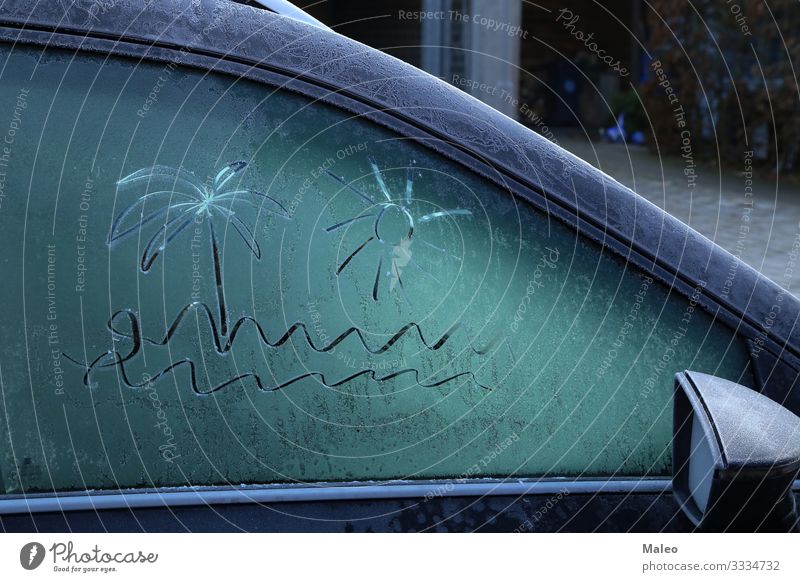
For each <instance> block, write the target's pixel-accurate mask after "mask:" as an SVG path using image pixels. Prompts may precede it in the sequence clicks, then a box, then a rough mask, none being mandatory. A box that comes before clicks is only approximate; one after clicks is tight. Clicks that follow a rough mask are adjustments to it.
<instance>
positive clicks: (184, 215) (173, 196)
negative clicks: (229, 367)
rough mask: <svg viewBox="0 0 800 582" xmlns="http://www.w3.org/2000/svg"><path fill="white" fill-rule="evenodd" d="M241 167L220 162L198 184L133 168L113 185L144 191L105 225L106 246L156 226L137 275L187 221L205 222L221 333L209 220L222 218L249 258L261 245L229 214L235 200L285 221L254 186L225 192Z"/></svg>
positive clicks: (181, 175)
mask: <svg viewBox="0 0 800 582" xmlns="http://www.w3.org/2000/svg"><path fill="white" fill-rule="evenodd" d="M246 167H247V162H244V161H236V162H231V163H229V164H228V165H226V166H225V167H224V168H222V170H220V171H219V172H218V173H217V175H216V176H215V177H214V179H213V181H212V182H211V184H210V186H207V185H206V184H204V183H203V182H202V181H201V180H200V179H199V178H197V177H196V176H195V175H194V174H192V173H191V172H188V171H186V170H183V169H181V168H171V167H168V166H152V167H149V168H143V169H141V170H137V171H136V172H133V173H132V174H129V175H128V176H125V177H124V178H122V179H121V180H119V181H118V182H117V189H118V190H121V189H122V190H124V189H128V188H132V187H135V186H139V185H142V184H144V185H145V187H146V188H147V190H148V191H147V192H146V193H145V194H143V195H142V196H140V197H139V198H137V199H136V201H135V202H134V203H133V204H131V205H130V206H128V207H127V208H125V209H124V210H123V211H122V212H120V213H119V214H118V215H117V217H116V218H115V219H114V221H113V223H112V224H111V230H110V231H109V233H108V240H107V244H108V246H109V247H113V246H114V245H116V244H117V243H119V242H120V241H122V240H124V239H126V238H128V237H130V236H132V235H134V234H138V233H140V232H141V231H142V229H143V228H145V227H146V226H149V225H159V228H158V229H157V230H156V233H155V234H154V235H153V237H152V238H151V239H150V240H149V242H148V243H147V244H146V245H145V247H144V251H143V252H142V258H141V261H140V263H139V267H140V268H141V270H142V272H143V273H147V272H148V271H150V268H151V267H152V266H153V263H155V261H156V259H158V257H159V255H160V254H162V253H163V252H164V250H165V249H166V248H167V246H168V245H169V244H170V243H171V242H173V241H174V240H175V239H176V238H177V237H178V236H179V235H180V234H181V233H182V232H185V231H186V229H187V228H188V227H189V226H190V225H191V224H193V223H198V222H207V223H208V231H209V233H210V242H211V257H212V261H213V266H214V279H215V283H216V292H217V308H218V309H217V311H218V314H219V321H220V329H221V331H222V334H223V335H226V334H227V333H228V310H227V306H226V303H225V289H224V287H223V273H222V261H221V256H220V249H219V242H218V240H217V234H216V229H215V227H214V222H215V220H220V219H222V220H224V221H225V223H224V225H225V227H226V228H224V229H223V231H227V226H231V227H233V232H235V233H236V234H238V235H239V238H241V240H242V241H243V242H244V244H245V245H246V246H247V248H248V249H249V250H250V252H252V253H253V256H254V257H255V258H256V259H257V260H260V259H261V247H260V246H259V244H258V241H257V240H256V237H255V234H254V232H253V228H252V227H251V226H250V225H248V224H247V223H246V222H245V221H243V220H242V219H241V218H239V216H238V215H237V214H236V212H234V210H233V207H234V204H235V203H236V202H238V201H239V200H242V199H243V198H245V197H246V200H247V201H248V202H249V203H250V204H251V205H252V206H253V207H254V208H255V209H256V210H257V211H261V210H264V211H266V212H269V213H271V214H275V215H277V216H280V217H281V218H285V219H289V218H290V216H289V212H288V211H287V210H286V208H285V207H284V206H283V205H282V204H281V203H280V202H278V201H277V200H275V199H274V198H272V197H271V196H268V195H267V194H264V193H262V192H259V191H257V190H231V189H226V185H227V184H228V182H230V181H231V180H232V179H233V178H234V177H236V176H237V175H238V174H240V173H241V172H242V171H243V170H244V169H245V168H246ZM159 184H161V185H163V187H164V189H161V190H157V191H155V192H150V191H149V190H150V187H151V186H153V185H155V187H156V188H158V185H159ZM151 202H152V203H153V204H157V205H158V207H157V208H156V209H155V210H151V211H149V212H148V213H147V214H145V208H146V207H147V205H148V203H151Z"/></svg>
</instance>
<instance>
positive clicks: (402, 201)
mask: <svg viewBox="0 0 800 582" xmlns="http://www.w3.org/2000/svg"><path fill="white" fill-rule="evenodd" d="M368 161H369V166H370V169H371V172H372V176H373V177H374V179H375V181H376V182H377V185H378V189H379V190H380V193H381V195H382V196H383V198H384V199H382V200H375V199H374V198H373V197H372V196H370V195H369V194H367V193H365V192H363V191H362V190H360V189H358V188H356V187H355V186H354V185H353V184H352V183H350V182H347V181H346V180H345V179H344V178H343V177H340V176H337V175H336V174H334V173H332V172H330V171H327V174H328V176H330V177H331V178H333V179H334V180H336V181H337V182H338V183H339V184H341V185H342V186H343V187H344V188H347V189H348V190H349V191H350V192H352V193H354V194H355V195H357V196H358V197H359V198H360V199H361V200H362V201H363V202H364V203H366V204H367V208H366V209H365V210H364V212H362V213H360V214H358V215H357V216H354V217H352V218H348V219H347V220H344V221H342V222H339V223H337V224H333V225H331V226H329V227H327V228H325V231H326V232H334V231H337V230H339V229H342V228H345V227H350V226H351V225H353V224H354V223H356V222H360V221H363V220H367V219H371V220H372V229H371V234H370V236H368V237H367V238H366V240H364V241H363V242H362V243H360V244H359V245H357V246H356V248H355V249H354V250H353V251H352V252H351V253H350V254H349V255H348V256H347V258H345V259H344V261H342V262H341V263H340V264H339V266H338V267H337V268H336V275H337V276H338V275H339V274H340V273H341V272H342V271H344V270H345V269H346V268H347V266H348V265H350V264H351V262H352V261H353V260H354V259H355V258H356V256H358V255H359V253H361V252H362V251H364V250H365V249H367V248H369V247H370V246H379V249H380V252H379V254H378V258H377V264H376V268H375V280H374V283H373V286H372V299H373V301H377V300H378V292H379V289H380V282H381V279H383V278H386V279H389V280H390V283H389V289H390V290H393V289H395V287H398V288H399V289H400V291H401V292H402V294H403V297H405V299H406V301H409V299H408V295H407V294H406V290H405V286H404V285H403V279H402V273H403V270H404V269H405V267H407V266H408V265H413V266H414V267H416V268H417V269H418V270H419V271H421V272H423V273H425V274H426V275H428V276H429V277H431V278H433V279H434V280H436V277H435V276H434V275H433V274H432V273H431V270H430V269H427V268H425V267H424V266H423V265H421V264H420V262H419V261H417V260H416V259H414V258H413V257H412V253H411V244H412V242H413V241H417V240H418V241H419V242H421V243H422V244H424V245H425V246H426V247H428V248H431V249H433V250H435V251H437V252H439V253H441V254H443V255H444V256H447V257H450V258H452V259H455V260H460V259H458V257H455V256H454V255H451V254H450V253H448V252H447V251H446V250H445V249H442V248H440V247H438V246H436V245H433V244H431V243H430V242H428V241H425V240H424V239H422V238H420V237H419V236H417V237H416V238H415V237H414V233H415V230H414V229H415V226H416V225H419V224H424V223H426V222H431V221H435V220H440V219H443V218H454V217H458V216H469V215H471V214H472V212H471V211H469V210H467V209H464V208H452V209H443V210H438V211H436V212H429V213H427V214H423V215H421V216H416V217H415V213H414V209H415V206H416V203H417V202H418V200H417V199H415V198H414V172H415V166H414V162H413V161H411V162H410V163H409V164H408V166H407V167H406V176H405V189H404V190H403V192H402V193H401V195H399V196H394V197H393V196H392V194H391V192H390V191H389V187H388V186H387V184H386V181H385V179H384V176H383V172H382V171H381V169H380V168H379V167H378V164H377V162H376V161H375V158H374V157H373V156H369V157H368ZM373 243H375V244H374V245H373ZM437 282H438V281H437Z"/></svg>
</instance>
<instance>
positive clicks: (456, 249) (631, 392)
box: [0, 49, 750, 492]
mask: <svg viewBox="0 0 800 582" xmlns="http://www.w3.org/2000/svg"><path fill="white" fill-rule="evenodd" d="M2 58H3V60H4V68H3V69H2V70H3V73H2V82H1V83H0V112H5V115H6V117H5V121H4V120H3V119H2V118H0V122H2V126H0V130H2V127H5V126H6V125H7V123H6V121H8V120H10V119H11V117H12V115H14V111H15V107H16V105H15V104H17V103H18V102H19V100H20V96H22V100H23V101H24V103H25V105H24V107H21V106H20V107H19V110H20V114H19V115H18V116H17V117H18V119H17V120H16V122H15V123H16V127H17V128H18V129H16V131H15V133H14V135H13V139H12V143H10V144H8V148H10V149H9V152H10V153H8V154H4V155H3V157H0V164H2V165H0V172H2V182H0V184H2V188H3V189H2V197H0V201H1V204H0V241H1V242H2V248H3V249H4V254H3V260H2V263H0V269H2V273H3V285H2V286H0V309H2V321H3V325H2V326H0V333H2V342H3V343H2V346H3V347H2V350H0V387H1V388H2V400H0V478H2V482H3V487H4V489H5V490H6V491H7V492H21V491H26V492H27V491H42V490H52V489H54V488H55V489H65V490H68V489H85V488H116V487H147V486H162V485H188V484H193V485H198V484H226V483H233V484H240V483H263V482H292V481H350V480H366V479H395V478H406V479H415V478H437V477H451V478H467V477H472V478H477V477H508V476H513V477H526V476H551V477H553V476H575V477H587V476H598V475H616V476H628V475H636V476H643V475H665V474H668V473H669V470H670V456H669V455H670V452H669V439H670V435H671V393H672V376H673V374H674V372H675V371H677V370H683V369H687V368H689V369H693V370H698V371H702V372H707V373H711V374H715V375H718V376H722V377H725V378H728V379H731V380H734V381H740V382H744V383H749V381H750V379H749V372H748V371H747V357H746V352H745V349H744V347H743V345H742V342H741V341H740V340H739V339H738V338H737V337H736V336H735V335H734V334H733V333H732V332H731V331H730V330H729V329H727V328H726V327H724V326H722V325H720V324H719V323H714V321H713V318H712V317H711V316H709V315H708V314H706V313H705V312H703V311H701V310H700V309H699V308H697V306H696V302H695V301H692V300H690V299H686V298H684V297H679V296H677V295H676V294H675V293H670V291H669V290H668V289H667V288H666V287H664V286H661V285H660V284H659V283H658V282H656V281H653V280H652V279H650V278H648V277H647V276H645V275H644V274H642V273H640V272H638V271H637V270H636V269H634V268H632V267H629V266H626V264H625V263H624V262H623V261H622V260H620V259H618V258H616V257H614V256H611V255H609V254H608V253H606V252H604V250H603V249H602V248H601V247H599V246H597V245H595V244H594V243H590V242H588V241H586V240H583V239H580V238H577V237H576V235H575V233H574V232H573V231H571V230H569V229H567V228H565V227H563V226H562V225H560V224H559V223H557V222H554V221H552V220H549V219H548V217H547V216H546V215H543V214H541V213H539V212H537V211H534V210H533V209H532V208H530V207H528V206H527V205H526V204H524V203H522V202H521V201H519V200H516V199H515V198H514V197H512V196H511V195H510V194H509V192H507V191H504V190H503V189H501V188H498V187H496V186H494V185H493V184H492V183H490V182H488V181H486V180H484V179H483V178H481V177H479V176H477V175H475V174H473V173H471V172H470V171H468V170H466V169H464V168H463V167H461V166H459V165H456V164H454V163H452V162H450V161H448V160H446V159H444V158H442V157H440V156H438V155H435V154H434V153H432V152H431V151H430V150H428V149H426V148H424V147H422V146H420V145H418V144H415V143H413V142H412V141H410V140H406V139H399V138H398V136H396V135H393V134H392V133H390V132H388V131H386V130H385V129H382V128H380V127H378V126H376V125H372V124H370V123H368V122H367V121H365V120H362V119H359V118H357V117H352V116H351V115H347V114H344V113H342V112H339V111H337V110H335V109H332V108H329V107H327V106H324V105H322V104H320V103H311V102H310V101H306V100H304V99H303V98H301V97H299V96H296V95H293V94H289V93H285V92H281V91H272V90H267V89H266V88H265V87H262V86H259V85H257V84H253V83H250V82H246V81H241V80H239V81H237V80H235V79H232V78H228V77H225V76H216V75H204V74H202V73H199V72H191V71H183V70H181V69H177V68H174V67H173V68H172V69H170V74H169V75H167V76H166V77H164V78H166V79H167V81H166V82H164V81H163V80H161V79H162V77H163V76H164V67H163V66H161V65H158V64H140V63H133V62H127V61H123V60H116V61H115V60H109V61H104V60H103V59H95V58H94V57H88V56H74V55H65V54H61V53H59V52H55V51H52V52H48V53H47V55H45V56H44V57H43V58H40V55H39V54H34V53H33V52H28V51H26V50H16V49H15V50H14V51H13V53H9V52H8V51H6V52H3V53H2ZM104 62H105V64H104V66H102V67H101V66H100V65H101V64H103V63H104ZM154 86H158V87H159V91H158V98H157V99H156V100H152V99H151V98H149V97H148V96H149V94H150V93H151V89H152V87H154ZM2 131H4V130H2ZM699 292H700V290H699V289H698V293H699Z"/></svg>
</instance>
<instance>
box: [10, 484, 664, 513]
mask: <svg viewBox="0 0 800 582" xmlns="http://www.w3.org/2000/svg"><path fill="white" fill-rule="evenodd" d="M671 490H672V481H671V480H670V479H640V480H613V479H612V480H605V481H598V480H592V481H590V480H585V481H584V480H581V481H561V480H547V481H513V482H508V481H488V482H480V481H477V482H469V481H467V482H464V481H462V482H454V481H428V482H425V483H388V484H382V485H329V486H317V487H306V486H299V487H297V486H286V487H263V488H257V487H246V488H240V489H212V488H207V489H187V490H167V491H158V490H153V491H151V492H130V493H87V494H74V495H69V494H67V495H52V496H46V495H43V496H27V497H14V498H7V497H6V498H2V497H0V515H11V514H22V513H45V512H62V511H94V510H107V509H138V508H152V507H185V506H191V505H217V504H222V505H228V504H242V503H287V502H314V501H349V500H367V499H413V498H418V499H432V498H434V497H481V496H484V495H491V496H498V495H506V496H520V495H548V494H549V495H553V494H557V493H564V492H567V493H570V494H596V493H664V492H669V491H671Z"/></svg>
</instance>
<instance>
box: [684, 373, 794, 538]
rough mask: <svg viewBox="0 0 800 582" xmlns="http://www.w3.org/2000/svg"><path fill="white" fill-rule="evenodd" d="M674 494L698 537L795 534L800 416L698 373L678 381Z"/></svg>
mask: <svg viewBox="0 0 800 582" xmlns="http://www.w3.org/2000/svg"><path fill="white" fill-rule="evenodd" d="M673 411H674V418H673V442H672V447H673V449H672V453H673V458H672V463H673V468H672V491H673V496H674V497H675V499H676V500H677V502H678V503H679V505H680V507H681V509H682V510H683V512H684V513H685V514H686V515H687V516H688V517H689V519H690V520H691V521H692V523H693V524H694V525H695V527H696V528H697V529H699V530H703V531H748V532H754V531H792V530H794V529H796V528H797V508H796V505H795V500H794V496H793V494H792V485H793V483H794V480H795V479H796V478H797V473H798V470H800V418H798V417H797V416H795V415H794V414H792V413H791V412H790V411H788V410H787V409H786V408H784V407H783V406H781V405H780V404H778V403H777V402H774V401H773V400H770V399H769V398H767V397H766V396H764V395H762V394H760V393H758V392H756V391H754V390H751V389H749V388H746V387H744V386H741V385H739V384H736V383H734V382H730V381H728V380H723V379H722V378H717V377H715V376H709V375H708V374H701V373H699V372H689V371H686V372H681V373H678V374H676V375H675V401H674V404H673Z"/></svg>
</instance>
